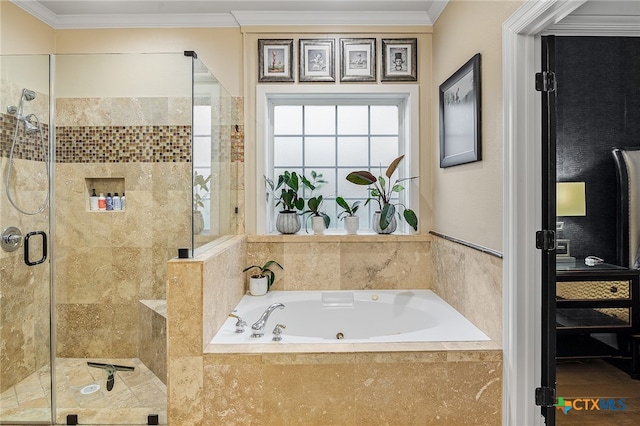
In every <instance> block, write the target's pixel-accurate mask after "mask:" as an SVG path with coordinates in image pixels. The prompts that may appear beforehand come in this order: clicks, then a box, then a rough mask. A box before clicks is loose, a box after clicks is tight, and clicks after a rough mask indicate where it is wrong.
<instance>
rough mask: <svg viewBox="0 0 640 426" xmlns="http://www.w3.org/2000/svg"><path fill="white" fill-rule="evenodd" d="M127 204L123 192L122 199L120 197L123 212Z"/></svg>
mask: <svg viewBox="0 0 640 426" xmlns="http://www.w3.org/2000/svg"><path fill="white" fill-rule="evenodd" d="M126 202H127V198H126V197H125V196H124V192H123V193H122V197H120V208H121V209H122V210H124V207H125V204H126Z"/></svg>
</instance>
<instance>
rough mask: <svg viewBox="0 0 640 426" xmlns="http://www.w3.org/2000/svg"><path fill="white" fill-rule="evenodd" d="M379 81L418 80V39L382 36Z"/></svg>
mask: <svg viewBox="0 0 640 426" xmlns="http://www.w3.org/2000/svg"><path fill="white" fill-rule="evenodd" d="M381 45H382V48H381V50H382V64H381V66H382V72H381V73H380V74H381V78H380V81H418V39H417V38H383V39H382V41H381Z"/></svg>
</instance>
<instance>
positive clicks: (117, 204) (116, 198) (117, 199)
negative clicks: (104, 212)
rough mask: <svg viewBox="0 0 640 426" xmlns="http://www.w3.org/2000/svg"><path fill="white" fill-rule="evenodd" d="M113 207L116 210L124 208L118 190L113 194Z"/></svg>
mask: <svg viewBox="0 0 640 426" xmlns="http://www.w3.org/2000/svg"><path fill="white" fill-rule="evenodd" d="M113 209H114V210H122V204H121V202H120V196H119V195H118V193H117V192H116V193H115V194H113Z"/></svg>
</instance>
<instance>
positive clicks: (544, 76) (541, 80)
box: [536, 71, 556, 92]
mask: <svg viewBox="0 0 640 426" xmlns="http://www.w3.org/2000/svg"><path fill="white" fill-rule="evenodd" d="M536 90H537V91H538V92H555V91H556V73H554V72H552V71H544V72H538V73H536Z"/></svg>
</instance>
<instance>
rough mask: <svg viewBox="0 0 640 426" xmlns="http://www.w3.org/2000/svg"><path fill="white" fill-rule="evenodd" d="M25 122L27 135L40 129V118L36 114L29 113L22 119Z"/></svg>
mask: <svg viewBox="0 0 640 426" xmlns="http://www.w3.org/2000/svg"><path fill="white" fill-rule="evenodd" d="M22 121H23V122H24V132H25V134H27V135H32V134H34V133H38V132H39V131H40V120H38V117H36V115H35V114H29V115H27V116H26V117H24V118H23V119H22Z"/></svg>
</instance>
